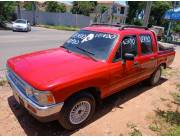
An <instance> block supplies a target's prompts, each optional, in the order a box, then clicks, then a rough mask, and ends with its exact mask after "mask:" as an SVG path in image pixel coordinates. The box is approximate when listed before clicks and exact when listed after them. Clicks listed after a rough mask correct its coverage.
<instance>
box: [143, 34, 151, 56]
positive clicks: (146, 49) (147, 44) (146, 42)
mask: <svg viewBox="0 0 180 137" xmlns="http://www.w3.org/2000/svg"><path fill="white" fill-rule="evenodd" d="M140 41H141V52H142V54H143V55H145V54H151V53H152V52H153V47H152V40H151V36H150V35H140Z"/></svg>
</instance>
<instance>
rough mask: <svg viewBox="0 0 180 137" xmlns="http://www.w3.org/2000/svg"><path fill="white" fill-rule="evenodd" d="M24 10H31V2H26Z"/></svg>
mask: <svg viewBox="0 0 180 137" xmlns="http://www.w3.org/2000/svg"><path fill="white" fill-rule="evenodd" d="M23 7H24V8H25V9H26V10H32V1H26V2H25V3H24V5H23Z"/></svg>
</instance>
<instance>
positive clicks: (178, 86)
mask: <svg viewBox="0 0 180 137" xmlns="http://www.w3.org/2000/svg"><path fill="white" fill-rule="evenodd" d="M176 89H177V90H179V91H180V83H177V84H176Z"/></svg>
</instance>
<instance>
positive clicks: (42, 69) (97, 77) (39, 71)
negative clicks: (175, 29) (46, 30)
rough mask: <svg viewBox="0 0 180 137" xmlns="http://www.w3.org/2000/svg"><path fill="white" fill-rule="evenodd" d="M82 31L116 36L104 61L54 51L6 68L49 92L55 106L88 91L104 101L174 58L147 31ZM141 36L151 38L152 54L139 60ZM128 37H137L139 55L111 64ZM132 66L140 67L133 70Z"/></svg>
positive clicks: (15, 60)
mask: <svg viewBox="0 0 180 137" xmlns="http://www.w3.org/2000/svg"><path fill="white" fill-rule="evenodd" d="M84 30H91V31H98V32H106V33H107V32H108V33H112V34H117V35H118V36H119V37H118V40H117V41H116V43H115V45H114V47H113V49H112V50H111V53H110V54H109V56H108V58H107V60H106V61H97V62H95V61H93V60H92V59H91V58H89V57H87V56H85V55H81V54H78V53H73V52H72V53H69V52H67V51H66V50H65V49H63V48H56V49H49V50H45V51H39V52H35V53H30V54H25V55H21V56H17V57H14V58H11V59H9V60H8V62H7V65H8V66H9V67H10V68H11V69H12V70H13V71H14V72H15V73H16V74H17V75H18V76H20V77H21V78H22V79H23V80H24V81H26V82H27V83H28V84H29V85H31V86H32V87H34V88H35V89H37V90H41V91H51V92H52V94H53V95H54V97H55V100H56V102H64V101H65V100H66V99H67V98H68V97H70V96H71V95H72V94H74V93H76V92H79V91H81V90H83V89H87V88H90V87H94V88H97V89H99V91H100V93H101V98H105V97H107V96H109V95H111V94H113V93H115V92H118V91H120V90H122V89H124V88H127V87H129V86H131V85H133V84H136V83H138V82H140V81H142V80H144V79H146V78H148V77H150V75H151V74H152V73H153V72H154V70H155V69H156V68H157V67H158V66H159V65H160V64H162V63H164V64H166V66H169V65H170V64H171V63H172V62H173V59H174V57H175V52H174V51H169V52H163V51H158V50H157V49H158V48H157V41H156V37H155V34H154V33H153V32H152V31H150V30H144V29H135V28H130V29H125V30H118V29H114V28H112V27H103V26H101V27H99V26H98V27H95V26H94V27H86V28H84ZM140 34H150V35H151V38H152V45H153V54H149V55H145V56H142V54H141V47H140V38H139V35H140ZM127 35H136V36H137V45H138V55H137V56H136V57H135V59H134V61H126V63H125V64H123V63H122V61H118V62H115V63H113V62H112V60H113V58H114V56H115V53H116V51H117V48H118V46H119V44H120V43H121V41H122V39H123V37H124V36H127ZM97 46H98V45H97ZM152 58H153V60H151V59H152ZM134 62H138V63H139V64H140V65H139V66H138V67H135V66H134Z"/></svg>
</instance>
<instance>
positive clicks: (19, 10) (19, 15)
mask: <svg viewBox="0 0 180 137" xmlns="http://www.w3.org/2000/svg"><path fill="white" fill-rule="evenodd" d="M17 13H18V18H19V19H21V7H20V1H18V2H17Z"/></svg>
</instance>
